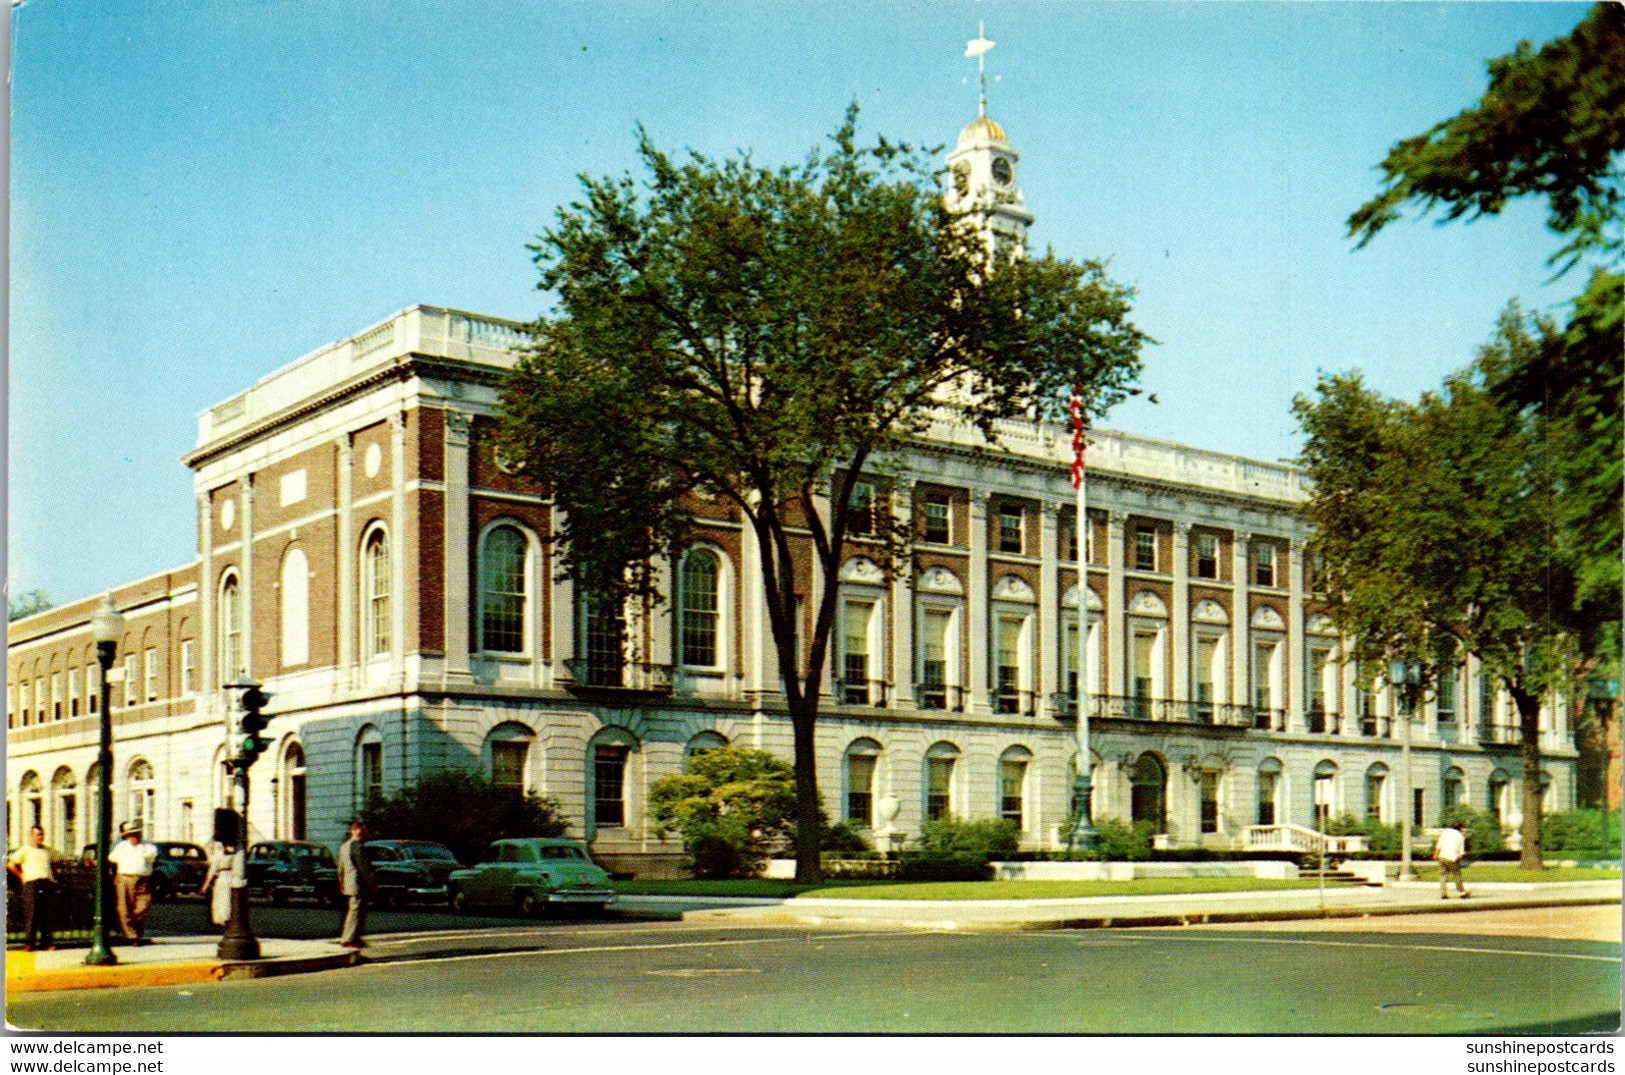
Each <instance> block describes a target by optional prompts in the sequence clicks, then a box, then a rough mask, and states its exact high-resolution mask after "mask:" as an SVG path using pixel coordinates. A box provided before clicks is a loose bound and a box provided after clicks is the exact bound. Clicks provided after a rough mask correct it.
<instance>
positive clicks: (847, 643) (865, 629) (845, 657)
mask: <svg viewBox="0 0 1625 1075" xmlns="http://www.w3.org/2000/svg"><path fill="white" fill-rule="evenodd" d="M874 611H875V606H874V605H873V604H871V603H870V602H867V601H848V602H847V603H846V615H845V617H844V620H845V622H844V624H843V633H842V638H843V642H844V648H843V649H842V651H841V673H842V675H841V678H842V691H841V695H842V697H841V700H842V701H843V702H845V703H846V704H847V705H868V704H869V701H870V699H869V621H870V619H871V617H873V615H874Z"/></svg>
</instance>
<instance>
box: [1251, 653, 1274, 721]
mask: <svg viewBox="0 0 1625 1075" xmlns="http://www.w3.org/2000/svg"><path fill="white" fill-rule="evenodd" d="M1275 646H1276V643H1275V642H1274V641H1268V642H1254V643H1253V706H1254V708H1256V709H1258V710H1261V711H1263V710H1269V709H1274V708H1275V676H1274V675H1273V668H1272V664H1273V662H1274V659H1275Z"/></svg>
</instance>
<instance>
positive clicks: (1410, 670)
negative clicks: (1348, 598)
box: [1388, 660, 1422, 881]
mask: <svg viewBox="0 0 1625 1075" xmlns="http://www.w3.org/2000/svg"><path fill="white" fill-rule="evenodd" d="M1388 682H1389V683H1390V684H1391V685H1392V686H1393V688H1394V708H1395V709H1396V710H1398V711H1399V719H1400V721H1401V722H1402V723H1401V726H1400V739H1399V772H1400V776H1399V779H1400V781H1401V783H1403V785H1404V788H1405V800H1404V802H1403V804H1402V806H1401V809H1400V812H1399V879H1400V880H1401V881H1414V880H1416V871H1414V870H1412V869H1411V813H1412V811H1414V810H1415V809H1416V792H1415V790H1413V789H1412V787H1411V714H1412V711H1413V710H1414V709H1415V708H1416V688H1417V686H1419V685H1420V684H1421V682H1422V666H1421V665H1419V664H1416V663H1415V662H1413V661H1397V660H1396V661H1390V662H1389V663H1388Z"/></svg>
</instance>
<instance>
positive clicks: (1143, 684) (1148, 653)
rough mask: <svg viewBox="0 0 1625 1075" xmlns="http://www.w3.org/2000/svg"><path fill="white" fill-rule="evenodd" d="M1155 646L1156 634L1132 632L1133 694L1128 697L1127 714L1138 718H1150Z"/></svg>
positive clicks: (1153, 686)
mask: <svg viewBox="0 0 1625 1075" xmlns="http://www.w3.org/2000/svg"><path fill="white" fill-rule="evenodd" d="M1156 648H1157V636H1156V635H1154V634H1147V633H1145V632H1142V631H1136V632H1135V633H1134V688H1133V690H1134V696H1133V697H1132V698H1131V699H1129V716H1131V717H1134V718H1135V719H1138V720H1150V719H1151V699H1152V698H1153V697H1154V696H1155V695H1154V688H1155V663H1154V662H1155V657H1156Z"/></svg>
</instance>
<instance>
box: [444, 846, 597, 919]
mask: <svg viewBox="0 0 1625 1075" xmlns="http://www.w3.org/2000/svg"><path fill="white" fill-rule="evenodd" d="M446 887H447V889H448V893H449V898H450V900H451V907H452V910H454V911H458V912H467V911H471V910H473V909H475V908H488V909H493V910H507V911H514V912H516V913H518V914H520V915H524V916H527V917H528V916H530V915H534V914H536V913H537V912H538V911H540V910H541V909H542V907H543V906H544V905H550V904H556V905H566V906H584V907H591V908H594V909H596V910H600V911H602V910H603V909H604V908H605V907H608V906H609V905H610V904H611V903H614V902H615V890H614V889H613V888H611V887H610V883H609V874H608V873H606V872H605V871H604V870H603V868H602V867H600V866H599V865H598V864H597V863H595V862H593V860H592V856H591V855H590V854H588V852H587V845H586V844H584V843H582V842H581V841H580V840H564V839H554V838H547V837H534V838H528V839H514V840H497V841H496V842H495V843H493V844H492V845H491V848H490V850H489V851H487V852H486V854H485V859H484V861H482V862H480V864H479V865H477V866H471V867H469V868H468V869H466V870H456V871H454V872H453V873H452V874H451V876H450V877H448V878H446Z"/></svg>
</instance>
